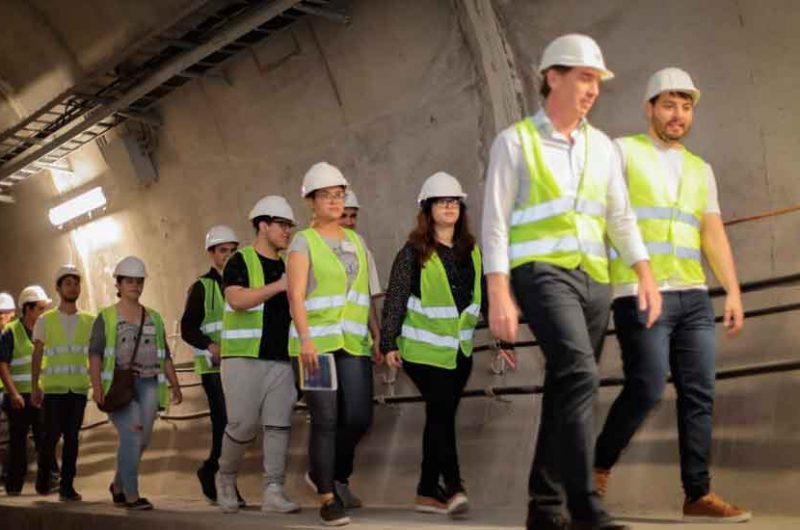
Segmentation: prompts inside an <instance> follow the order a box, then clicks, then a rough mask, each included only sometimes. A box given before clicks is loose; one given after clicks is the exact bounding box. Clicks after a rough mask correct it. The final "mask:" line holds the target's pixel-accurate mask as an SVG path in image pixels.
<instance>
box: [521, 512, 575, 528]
mask: <svg viewBox="0 0 800 530" xmlns="http://www.w3.org/2000/svg"><path fill="white" fill-rule="evenodd" d="M525 528H526V529H527V530H567V529H568V528H569V524H568V523H567V520H566V519H565V518H564V517H563V516H561V515H542V514H537V513H533V514H528V520H527V521H525Z"/></svg>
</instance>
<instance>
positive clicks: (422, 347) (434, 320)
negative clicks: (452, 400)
mask: <svg viewBox="0 0 800 530" xmlns="http://www.w3.org/2000/svg"><path fill="white" fill-rule="evenodd" d="M472 266H473V269H474V270H475V283H474V286H473V290H472V303H471V304H470V305H469V306H467V307H466V308H465V309H464V311H462V312H461V313H460V314H459V312H458V308H457V307H456V302H455V300H454V299H453V293H452V291H451V289H450V282H449V281H448V279H447V272H445V269H444V265H443V264H442V260H441V258H439V255H438V254H437V253H436V252H434V253H433V254H431V257H430V258H428V261H426V262H425V265H424V266H423V267H422V271H421V272H420V298H417V297H416V296H414V295H411V296H410V297H409V298H408V304H407V308H406V318H405V320H404V321H403V328H402V333H401V335H400V340H399V341H398V342H399V344H398V346H399V347H400V354H401V356H402V358H403V359H405V360H407V361H411V362H414V363H419V364H427V365H431V366H437V367H439V368H446V369H449V370H452V369H454V368H455V367H456V362H457V361H456V357H457V355H458V350H459V348H460V349H461V351H462V352H464V355H466V356H469V355H471V354H472V337H473V335H474V334H475V326H476V325H477V324H478V317H479V315H480V310H481V297H482V293H481V274H482V272H481V253H480V250H479V249H478V246H477V245H476V246H475V248H474V249H473V250H472Z"/></svg>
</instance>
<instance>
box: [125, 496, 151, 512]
mask: <svg viewBox="0 0 800 530" xmlns="http://www.w3.org/2000/svg"><path fill="white" fill-rule="evenodd" d="M125 507H126V508H127V509H129V510H135V511H140V512H143V511H146V510H152V509H153V505H152V504H150V501H148V500H147V499H145V498H144V497H139V498H138V499H136V500H135V501H133V502H126V503H125Z"/></svg>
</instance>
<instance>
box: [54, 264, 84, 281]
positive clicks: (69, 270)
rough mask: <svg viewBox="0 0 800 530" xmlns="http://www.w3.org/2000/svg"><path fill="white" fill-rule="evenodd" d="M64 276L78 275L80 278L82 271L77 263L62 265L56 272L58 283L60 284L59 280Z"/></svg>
mask: <svg viewBox="0 0 800 530" xmlns="http://www.w3.org/2000/svg"><path fill="white" fill-rule="evenodd" d="M64 276H77V277H78V278H80V277H81V273H80V271H79V270H78V267H76V266H75V265H62V266H61V267H59V268H58V272H56V285H58V282H60V281H61V278H63V277H64Z"/></svg>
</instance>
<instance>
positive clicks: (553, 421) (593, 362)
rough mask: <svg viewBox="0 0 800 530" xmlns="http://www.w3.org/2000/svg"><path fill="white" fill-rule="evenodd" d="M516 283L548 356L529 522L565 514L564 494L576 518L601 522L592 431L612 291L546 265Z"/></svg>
mask: <svg viewBox="0 0 800 530" xmlns="http://www.w3.org/2000/svg"><path fill="white" fill-rule="evenodd" d="M511 279H512V284H513V288H514V294H515V296H516V298H517V301H518V302H519V305H520V308H521V309H522V312H523V314H524V315H525V319H526V320H527V322H528V325H529V326H530V329H531V331H532V332H533V334H534V335H535V336H536V339H537V340H538V341H539V346H540V348H541V350H542V353H543V354H544V357H545V380H544V394H543V396H542V413H541V419H540V423H539V434H538V437H537V440H536V454H535V456H534V459H533V465H532V467H531V473H530V479H529V483H528V492H529V496H530V503H529V506H528V510H529V520H531V519H534V520H535V519H536V518H537V517H543V518H550V517H553V516H556V515H560V514H561V508H562V503H563V501H562V498H563V494H562V489H563V491H564V492H565V493H566V497H567V508H568V509H569V512H570V515H571V516H572V518H573V519H574V520H589V521H600V520H602V519H604V518H605V517H606V514H605V511H604V510H603V508H602V505H601V503H600V500H599V497H598V496H597V495H596V494H595V493H594V487H593V476H592V463H593V455H592V427H593V406H594V402H595V398H596V395H597V389H598V386H599V377H598V371H597V357H598V356H599V354H600V351H601V349H602V345H603V338H604V336H605V330H606V328H607V326H608V317H609V311H610V307H609V306H610V303H609V287H608V286H607V285H603V284H599V283H597V282H595V281H594V280H592V279H591V278H590V277H589V276H588V275H587V274H586V273H584V272H583V271H580V270H566V269H562V268H560V267H556V266H553V265H549V264H545V263H530V264H527V265H523V266H521V267H517V268H516V269H514V270H513V271H512V274H511Z"/></svg>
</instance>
